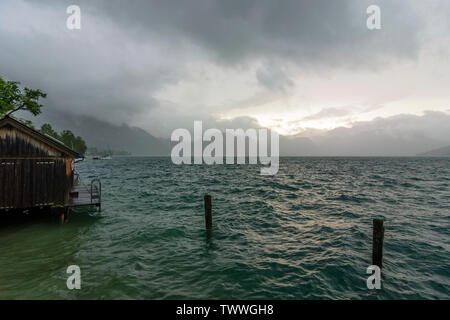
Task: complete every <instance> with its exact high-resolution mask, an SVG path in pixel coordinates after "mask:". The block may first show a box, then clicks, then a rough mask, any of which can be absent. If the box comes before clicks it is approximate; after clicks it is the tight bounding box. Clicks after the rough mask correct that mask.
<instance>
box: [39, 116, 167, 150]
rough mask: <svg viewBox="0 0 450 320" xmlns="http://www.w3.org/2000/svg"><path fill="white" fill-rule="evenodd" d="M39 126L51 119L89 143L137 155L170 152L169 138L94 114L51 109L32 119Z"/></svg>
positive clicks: (54, 125) (91, 145) (58, 128)
mask: <svg viewBox="0 0 450 320" xmlns="http://www.w3.org/2000/svg"><path fill="white" fill-rule="evenodd" d="M32 120H33V122H34V124H35V125H36V126H37V127H40V126H41V125H42V124H43V123H46V122H48V123H50V124H51V125H52V127H53V128H54V129H57V130H64V129H68V130H71V131H73V132H74V134H75V135H80V136H81V137H82V138H83V139H84V140H85V141H86V144H87V146H88V147H96V148H100V149H113V150H123V151H127V152H129V153H131V154H133V155H148V156H159V155H168V154H170V144H169V140H164V139H159V138H157V137H154V136H152V135H151V134H150V133H148V132H147V131H145V130H143V129H141V128H137V127H130V126H128V125H126V124H122V125H114V124H111V123H109V122H106V121H103V120H99V119H96V118H93V117H88V116H80V115H70V114H67V113H63V112H51V113H50V112H47V113H44V114H43V115H42V116H41V117H37V118H34V119H32Z"/></svg>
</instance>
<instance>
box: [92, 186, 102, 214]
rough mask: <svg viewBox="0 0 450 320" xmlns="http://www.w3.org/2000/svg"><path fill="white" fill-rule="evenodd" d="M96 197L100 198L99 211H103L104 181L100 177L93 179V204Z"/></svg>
mask: <svg viewBox="0 0 450 320" xmlns="http://www.w3.org/2000/svg"><path fill="white" fill-rule="evenodd" d="M94 191H95V192H96V193H95V194H94ZM94 199H98V204H97V206H98V211H99V212H100V211H102V182H101V181H100V179H92V180H91V204H93V200H94Z"/></svg>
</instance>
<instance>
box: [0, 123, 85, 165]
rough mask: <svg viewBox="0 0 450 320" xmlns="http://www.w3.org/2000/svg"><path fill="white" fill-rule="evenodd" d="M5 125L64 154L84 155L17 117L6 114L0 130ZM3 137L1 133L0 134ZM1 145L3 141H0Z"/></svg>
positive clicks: (72, 155)
mask: <svg viewBox="0 0 450 320" xmlns="http://www.w3.org/2000/svg"><path fill="white" fill-rule="evenodd" d="M5 127H12V128H14V129H16V130H18V131H20V132H22V133H24V134H26V135H28V136H30V137H31V138H32V139H34V140H37V141H39V142H40V143H43V144H44V145H47V146H48V147H50V148H53V149H56V150H57V151H59V152H61V153H62V154H63V155H64V156H67V157H73V158H81V157H82V156H81V155H80V154H79V153H78V152H76V151H74V150H72V149H71V148H69V147H68V146H66V145H65V144H64V143H62V142H61V141H59V140H56V139H55V138H53V137H50V136H48V135H46V134H43V133H42V132H40V131H39V130H36V129H34V128H32V127H30V126H27V125H26V124H24V123H22V122H20V121H18V120H17V119H15V118H13V117H11V116H6V117H5V118H3V119H0V131H1V129H2V128H5ZM0 138H1V135H0ZM0 146H1V143H0ZM0 155H1V154H0Z"/></svg>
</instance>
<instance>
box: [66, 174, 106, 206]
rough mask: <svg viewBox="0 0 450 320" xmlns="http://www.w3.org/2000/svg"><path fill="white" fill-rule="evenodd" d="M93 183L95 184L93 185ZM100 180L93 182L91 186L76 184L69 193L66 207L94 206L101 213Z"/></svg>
mask: <svg viewBox="0 0 450 320" xmlns="http://www.w3.org/2000/svg"><path fill="white" fill-rule="evenodd" d="M95 182H97V184H96V185H95ZM101 192H102V191H101V183H100V180H97V179H95V180H93V181H92V182H91V186H90V187H87V186H85V185H81V184H77V185H75V186H74V187H73V188H72V190H71V191H70V193H69V195H70V199H69V201H68V203H67V207H83V206H96V207H98V208H99V211H101V205H102V200H101V199H102V194H101Z"/></svg>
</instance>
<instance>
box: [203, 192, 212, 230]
mask: <svg viewBox="0 0 450 320" xmlns="http://www.w3.org/2000/svg"><path fill="white" fill-rule="evenodd" d="M204 202H205V227H206V230H211V229H212V204H211V196H210V195H207V194H206V195H205V197H204Z"/></svg>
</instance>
